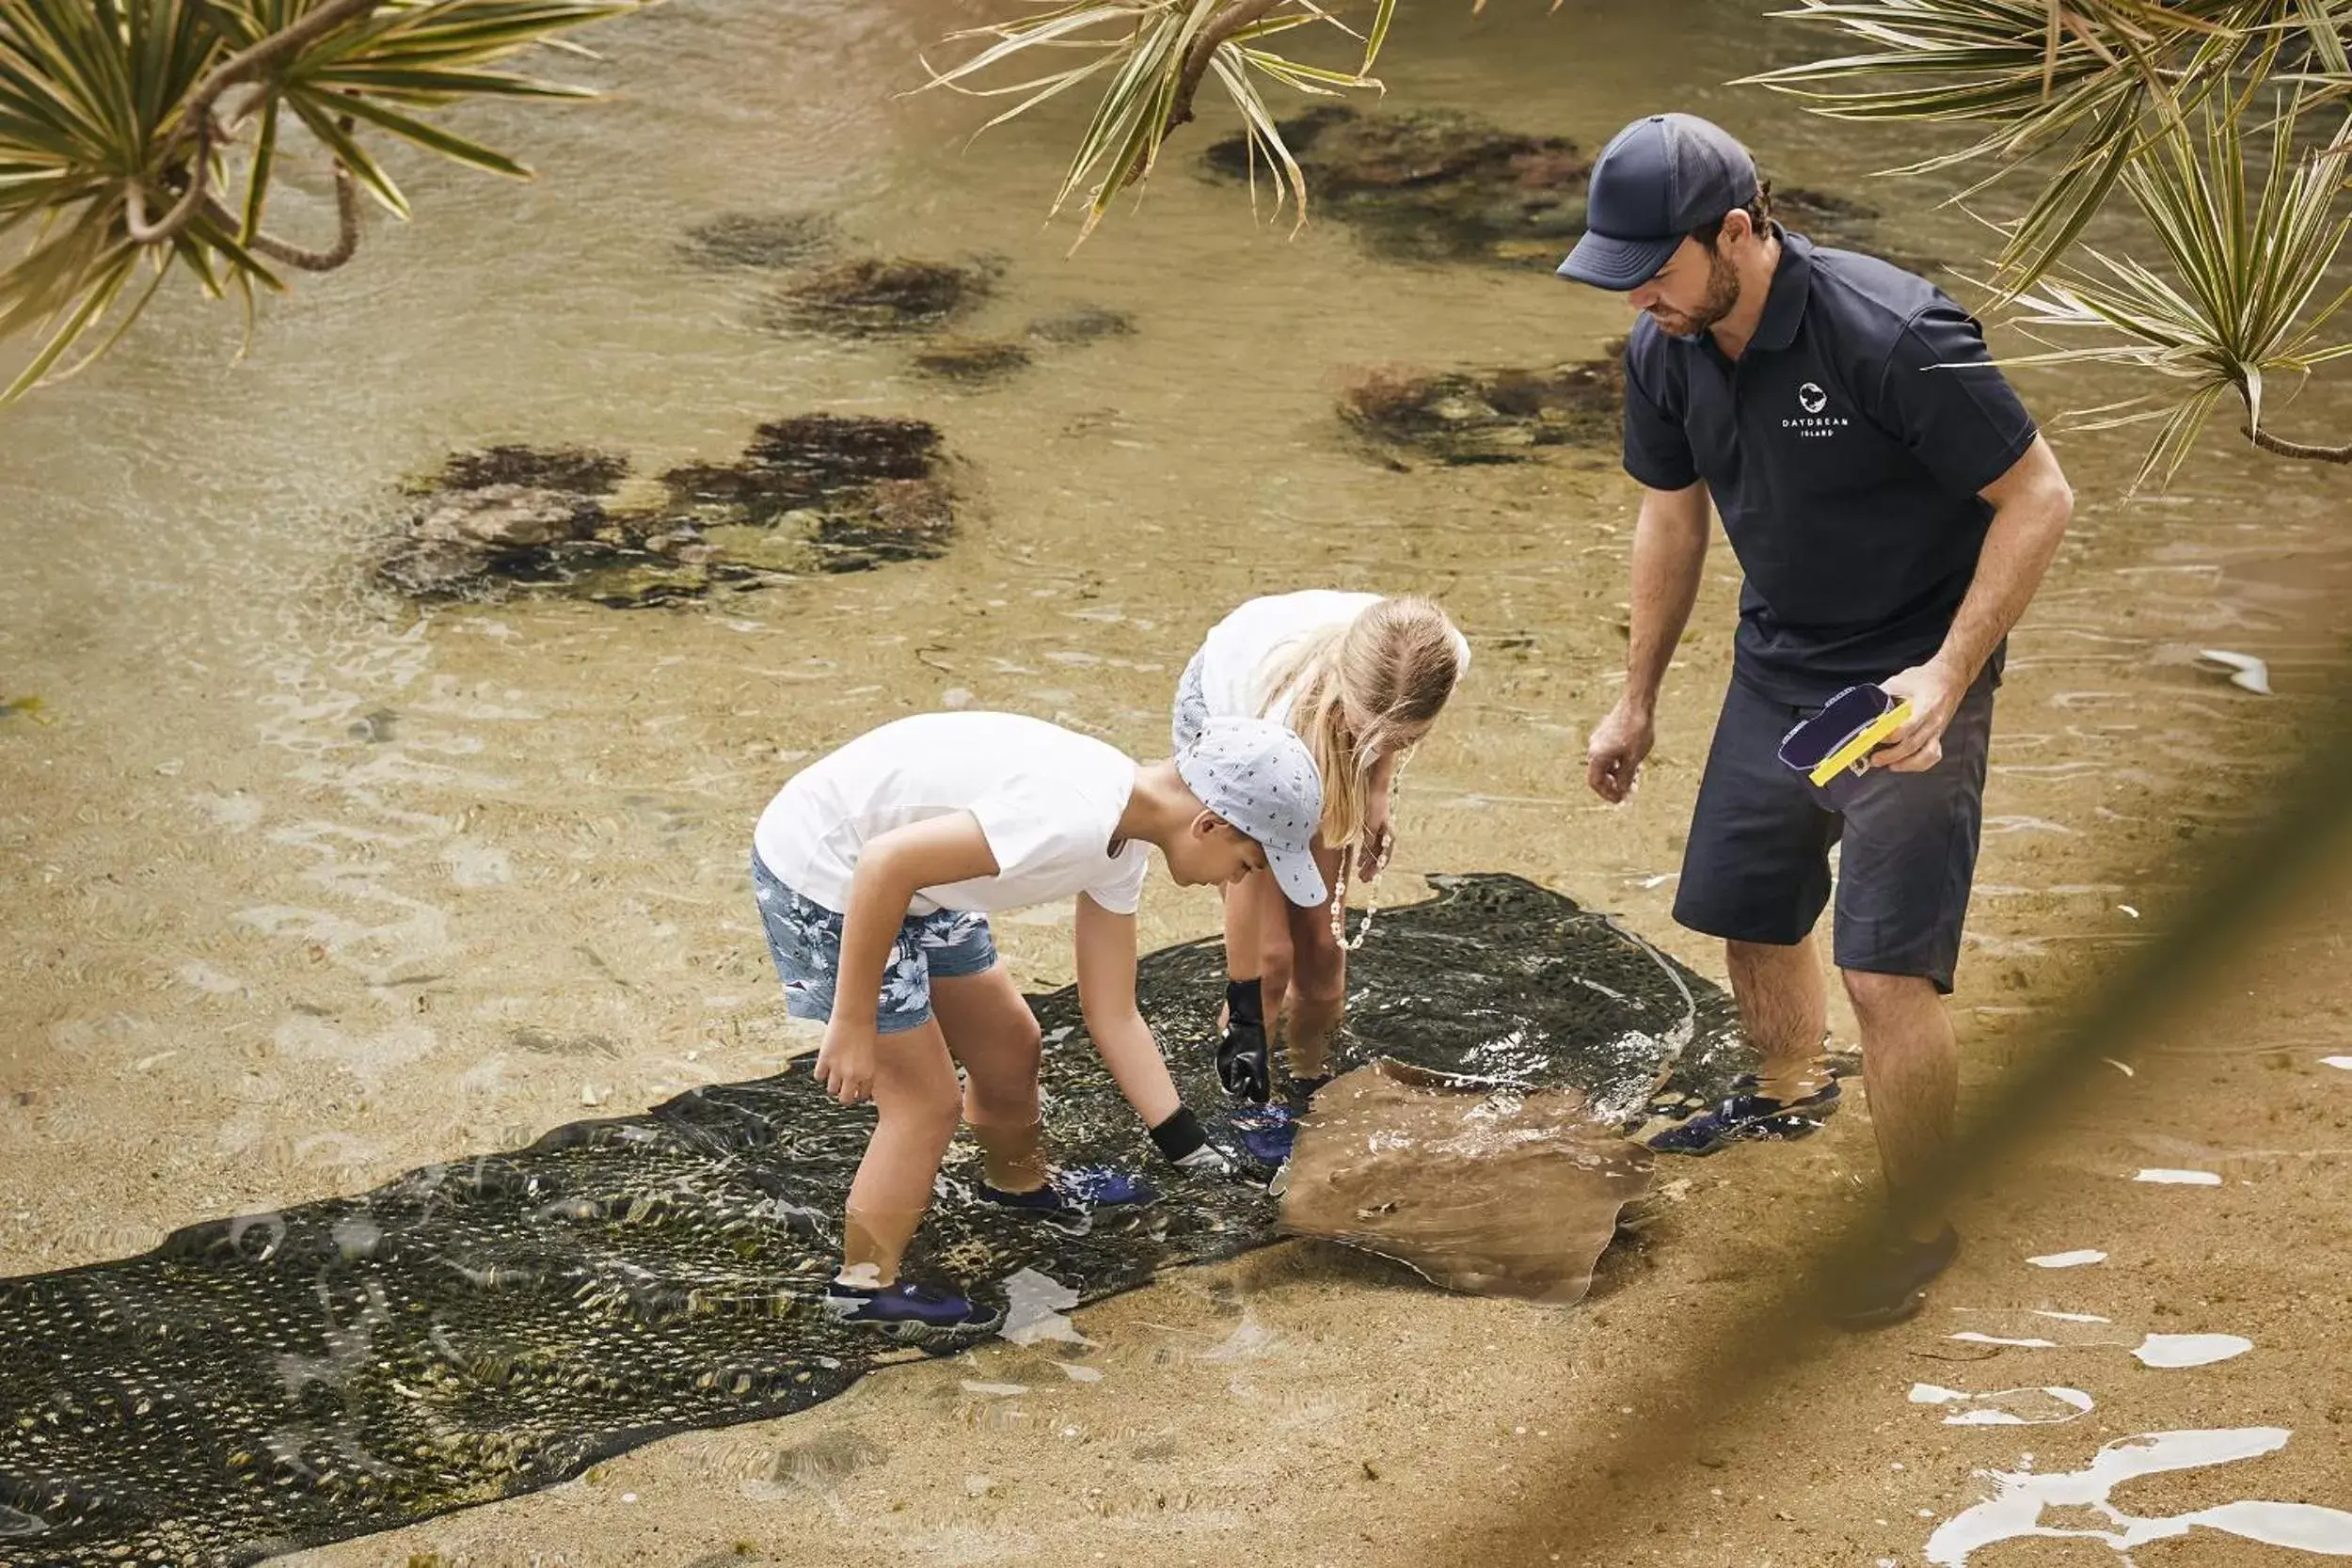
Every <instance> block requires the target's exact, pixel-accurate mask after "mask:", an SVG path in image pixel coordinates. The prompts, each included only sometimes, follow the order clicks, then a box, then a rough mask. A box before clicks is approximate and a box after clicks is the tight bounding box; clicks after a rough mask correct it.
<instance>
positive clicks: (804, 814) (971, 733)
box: [752, 713, 1151, 914]
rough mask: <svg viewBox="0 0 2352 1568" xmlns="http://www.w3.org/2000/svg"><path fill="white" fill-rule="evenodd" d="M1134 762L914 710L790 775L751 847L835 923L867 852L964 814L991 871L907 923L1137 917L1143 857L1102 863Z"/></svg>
mask: <svg viewBox="0 0 2352 1568" xmlns="http://www.w3.org/2000/svg"><path fill="white" fill-rule="evenodd" d="M1135 787H1136V765H1135V763H1134V762H1133V761H1132V760H1131V759H1129V758H1128V756H1127V755H1126V754H1125V753H1124V752H1120V750H1119V749H1118V748H1117V747H1115V746H1106V745H1104V743H1103V742H1102V741H1099V740H1096V739H1094V738H1092V737H1091V736H1083V735H1074V734H1073V733H1072V732H1070V731H1068V730H1065V729H1062V728H1061V727H1060V726H1058V725H1055V724H1049V723H1047V722H1045V721H1043V720H1042V719H1028V718H1024V717H1023V716H1021V715H1020V714H1016V713H922V714H916V715H915V716H914V718H911V719H901V720H898V721H897V722H895V723H890V724H884V725H883V726H882V728H880V729H878V730H872V731H869V732H868V733H866V734H865V735H862V736H858V738H856V739H855V740H852V741H850V743H849V744H848V745H847V746H844V747H842V748H841V749H840V750H839V751H837V752H833V753H832V754H831V755H829V756H825V757H821V758H819V759H818V761H816V762H813V763H811V764H809V765H808V767H806V768H803V769H802V770H801V771H800V772H799V773H796V774H794V775H793V777H792V780H791V782H790V783H788V784H786V785H785V786H784V788H783V789H781V790H779V791H778V792H777V794H776V798H775V799H774V800H771V801H769V802H768V809H767V810H766V811H763V812H761V813H760V814H759V826H758V827H757V828H755V830H753V833H752V846H753V847H754V848H755V849H756V850H757V851H758V854H759V858H760V860H761V862H762V863H764V864H766V866H767V867H768V869H769V870H771V871H772V872H774V873H775V874H776V876H777V878H778V879H781V880H782V881H783V882H784V883H785V885H786V886H787V887H789V888H791V889H792V890H793V891H794V892H796V893H798V894H800V895H801V896H803V898H807V899H809V900H811V901H813V902H815V903H818V904H821V905H823V906H824V907H825V908H826V909H829V910H832V911H834V912H835V913H836V914H846V913H847V912H849V908H850V879H851V877H853V876H854V875H855V874H856V870H857V858H858V851H859V850H860V849H861V848H862V847H864V846H865V844H866V840H868V839H870V838H873V837H875V836H876V835H878V834H881V833H886V832H890V831H891V830H892V829H894V828H902V827H904V826H906V825H907V824H908V823H910V822H920V821H923V820H925V819H926V818H928V817H933V816H950V815H952V814H954V813H956V812H960V811H968V812H970V813H971V814H972V815H973V816H975V817H977V818H978V820H979V824H980V832H982V833H984V834H986V835H987V837H988V847H989V848H990V850H991V851H992V852H993V853H994V855H995V857H996V865H997V873H996V875H995V876H993V877H977V878H974V879H971V880H969V881H962V882H952V883H949V884H947V885H946V886H943V887H927V888H925V889H923V890H922V893H921V894H920V895H918V896H917V897H916V898H915V900H914V903H913V904H912V905H910V906H909V910H908V912H909V913H911V914H930V912H932V911H935V910H943V909H946V910H1014V909H1020V908H1021V907H1023V906H1024V905H1028V904H1043V903H1049V902H1052V901H1054V900H1056V899H1061V898H1074V897H1076V896H1077V895H1079V894H1082V893H1083V894H1085V895H1088V896H1089V897H1090V898H1092V899H1093V900H1094V901H1095V902H1096V903H1098V904H1100V905H1102V906H1103V907H1104V909H1106V910H1108V911H1111V912H1112V913H1114V914H1133V913H1134V912H1135V911H1136V904H1137V903H1138V902H1139V901H1140V900H1141V898H1142V896H1143V877H1144V873H1145V871H1146V870H1148V869H1149V868H1150V865H1151V851H1150V849H1149V848H1148V847H1147V846H1145V845H1144V844H1143V842H1142V841H1140V840H1131V841H1129V842H1128V843H1127V844H1126V845H1124V846H1122V847H1120V851H1119V853H1118V854H1116V855H1114V854H1112V853H1111V852H1110V843H1111V839H1112V838H1113V837H1114V836H1115V835H1116V834H1117V833H1118V832H1119V818H1120V814H1121V813H1123V812H1125V811H1126V809H1127V799H1128V797H1129V796H1130V795H1132V794H1134V793H1135Z"/></svg>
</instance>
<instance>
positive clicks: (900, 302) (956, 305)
mask: <svg viewBox="0 0 2352 1568" xmlns="http://www.w3.org/2000/svg"><path fill="white" fill-rule="evenodd" d="M995 281H996V272H995V269H994V268H993V267H990V266H986V265H980V264H977V263H975V264H960V263H956V262H949V261H913V260H909V259H907V258H903V257H894V258H882V257H876V256H858V257H851V258H849V259H847V260H844V261H834V262H831V263H828V264H827V265H824V266H820V267H813V268H811V269H809V270H808V271H806V272H803V273H802V274H800V275H799V276H798V277H794V278H793V279H792V280H791V281H790V282H788V283H786V284H784V285H783V286H782V287H781V288H779V289H778V290H777V291H776V292H775V293H774V294H773V295H772V296H771V297H770V299H769V301H768V304H767V307H766V309H764V310H763V311H762V312H761V315H760V325H763V326H765V327H767V328H768V329H770V330H771V331H803V332H827V333H832V334H834V335H836V336H839V337H847V338H871V337H884V336H890V335H895V334H899V333H909V332H929V331H933V330H936V329H938V328H940V327H943V326H946V325H949V324H950V323H952V322H954V321H956V320H957V319H958V318H960V317H961V316H963V315H964V314H966V313H967V312H969V311H970V310H971V309H973V308H974V307H976V306H977V305H978V304H979V303H980V302H981V301H982V300H984V299H986V298H987V297H988V295H989V293H990V292H991V291H992V290H993V288H994V286H995Z"/></svg>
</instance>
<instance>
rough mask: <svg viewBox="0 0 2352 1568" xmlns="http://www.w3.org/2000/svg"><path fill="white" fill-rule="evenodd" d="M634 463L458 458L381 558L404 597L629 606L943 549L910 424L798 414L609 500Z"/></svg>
mask: <svg viewBox="0 0 2352 1568" xmlns="http://www.w3.org/2000/svg"><path fill="white" fill-rule="evenodd" d="M627 467H628V465H627V464H626V463H625V462H623V461H622V460H621V459H618V458H602V457H596V456H594V455H593V454H588V453H581V452H576V451H571V450H570V449H563V450H559V451H552V452H549V451H535V450H533V449H530V448H522V447H500V448H493V449H491V451H487V452H474V453H466V454H463V455H461V456H459V457H457V458H453V459H452V460H451V462H450V463H449V464H448V465H447V466H446V467H444V468H443V470H442V472H441V475H440V476H439V478H438V479H437V480H436V481H435V482H434V483H432V484H431V485H428V486H427V487H425V488H424V490H423V491H422V499H421V500H420V501H419V502H418V503H417V505H416V506H415V507H414V509H413V510H412V511H411V513H410V514H409V515H408V516H407V518H406V519H405V522H404V524H403V526H402V528H401V530H400V531H399V532H398V534H397V536H396V537H395V539H394V541H393V543H392V545H391V546H390V548H389V550H388V551H387V553H386V555H385V557H384V559H383V560H382V562H379V564H378V567H377V573H378V576H379V577H380V578H382V579H383V580H384V581H385V582H387V583H388V584H389V585H390V586H392V587H393V588H395V589H397V590H399V591H400V592H402V593H404V594H408V595H409V596H411V597H413V598H420V599H428V600H431V599H449V598H477V599H495V598H499V597H501V596H504V595H506V594H514V593H516V592H533V593H547V594H561V595H563V596H565V597H569V598H575V599H584V600H587V601H589V602H591V603H595V604H600V605H605V606H609V607H612V608H615V609H639V608H645V607H649V606H654V605H662V604H674V603H678V602H681V601H686V600H693V599H701V598H706V597H707V596H709V595H710V594H714V593H722V592H731V591H735V590H739V589H746V588H756V587H759V586H761V585H763V584H765V583H769V582H773V581H776V580H778V579H779V578H788V577H791V576H795V575H798V574H801V573H805V572H845V571H863V570H865V569H866V568H868V567H872V566H876V565H880V564H881V563H882V562H890V561H915V560H925V559H930V558H932V557H936V556H939V555H941V554H944V553H945V552H946V547H947V544H948V541H949V540H950V539H951V538H952V537H953V536H954V531H955V508H954V496H953V492H952V490H951V489H950V487H949V485H948V483H947V480H946V453H945V451H943V447H942V442H941V439H940V435H939V431H938V429H937V428H936V427H934V426H932V425H930V424H927V423H925V422H924V421H922V420H900V419H882V418H872V417H865V416H858V417H850V416H842V415H833V414H805V415H802V416H799V417H797V418H794V419H789V420H775V421H773V422H772V423H769V424H764V425H761V426H760V427H759V429H758V431H757V433H756V434H755V436H753V438H752V440H751V442H750V444H749V445H748V446H747V447H746V448H745V449H744V451H743V454H742V455H741V456H740V457H739V458H738V459H737V460H736V461H735V462H733V463H723V464H720V463H699V464H689V465H686V466H683V467H676V468H673V469H671V470H670V471H669V472H667V473H665V474H663V475H662V476H661V484H662V487H663V490H664V492H665V493H666V496H667V499H668V504H667V505H666V506H663V507H657V508H654V509H652V510H630V509H626V508H622V507H619V506H617V505H614V504H613V503H612V500H611V498H610V497H609V496H607V495H605V494H604V492H605V491H607V490H608V489H609V488H610V487H611V485H612V484H613V483H618V481H619V479H620V478H621V476H622V475H623V474H624V473H625V472H626V471H627Z"/></svg>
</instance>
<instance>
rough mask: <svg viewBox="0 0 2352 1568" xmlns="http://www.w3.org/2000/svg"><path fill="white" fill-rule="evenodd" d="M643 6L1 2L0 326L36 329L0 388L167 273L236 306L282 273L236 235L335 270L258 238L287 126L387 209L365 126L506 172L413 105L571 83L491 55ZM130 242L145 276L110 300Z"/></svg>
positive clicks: (0, 332) (514, 171)
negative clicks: (25, 354) (144, 282)
mask: <svg viewBox="0 0 2352 1568" xmlns="http://www.w3.org/2000/svg"><path fill="white" fill-rule="evenodd" d="M649 3H651V0H76V3H74V4H66V5H60V4H57V3H56V0H0V238H5V237H7V236H10V235H17V236H20V237H19V238H18V239H17V240H16V242H15V244H16V249H15V251H14V253H13V254H12V255H10V256H9V257H8V259H7V261H6V263H5V266H0V339H4V338H8V337H11V336H15V335H18V334H24V333H39V334H41V335H42V340H43V341H42V343H41V346H40V349H39V350H38V351H37V352H36V354H35V356H34V358H33V362H32V364H31V365H30V366H29V367H28V368H27V370H26V372H24V375H22V376H20V377H19V378H18V380H17V382H16V384H15V385H14V386H13V387H11V388H9V389H8V391H7V392H5V393H0V403H5V402H7V401H8V400H9V399H11V398H13V397H16V396H18V395H21V394H22V393H23V392H24V390H25V389H27V388H30V387H32V386H34V385H37V384H39V383H40V381H42V380H43V379H54V378H55V376H56V375H57V374H60V373H69V372H59V371H58V370H57V367H58V366H59V365H60V364H61V363H63V362H64V360H65V358H66V356H67V355H68V354H69V353H70V352H72V350H73V348H74V346H75V344H76V343H77V342H78V341H81V340H82V339H83V338H84V337H85V336H86V335H87V334H91V333H98V334H100V335H99V336H98V337H97V338H95V339H93V340H92V341H94V342H95V343H96V344H97V346H96V347H95V348H93V349H91V350H90V351H89V354H88V355H87V356H86V357H85V358H84V359H83V360H82V361H81V363H84V364H87V362H88V360H89V359H90V358H94V357H96V356H98V355H100V354H103V352H104V351H105V349H106V348H107V347H108V346H110V345H111V344H112V343H113V342H115V341H117V340H119V337H120V336H121V333H122V330H123V329H124V328H126V327H127V326H128V325H130V323H131V322H133V321H135V320H136V319H137V316H138V313H139V312H140V310H142V309H144V308H145V306H146V302H147V301H148V300H150V299H151V298H152V297H153V296H154V293H155V290H156V289H157V287H159V286H160V283H161V281H162V278H163V277H165V276H167V275H169V274H170V273H173V272H178V273H182V274H184V275H186V276H189V277H194V278H195V279H196V280H197V282H198V284H199V286H200V287H202V288H203V289H204V290H205V291H206V292H207V293H213V294H215V295H217V294H221V293H228V292H230V291H232V290H233V291H234V292H236V293H239V294H240V296H241V297H243V298H245V299H246V301H247V302H248V304H249V302H250V299H251V297H252V293H253V289H254V286H255V285H256V284H259V285H261V286H262V287H264V288H271V289H275V288H278V287H281V286H282V285H281V283H280V281H279V279H278V277H276V276H275V275H274V274H273V273H272V272H271V271H270V270H269V268H268V267H267V265H265V264H264V263H263V262H262V261H261V260H260V259H259V255H258V253H257V247H259V249H260V250H262V251H266V252H267V253H268V254H270V255H272V256H276V257H280V258H285V259H290V260H294V261H297V262H298V264H301V265H304V266H307V267H309V268H310V270H318V269H319V268H321V267H324V266H332V265H337V264H340V263H341V261H342V260H344V259H345V258H346V257H347V256H348V254H349V245H348V243H347V242H346V243H345V244H344V245H342V246H339V247H337V248H336V249H335V250H333V251H329V252H305V251H303V250H302V249H301V248H300V247H298V246H292V245H287V244H285V243H284V242H282V241H275V240H271V239H270V238H269V237H268V236H267V235H266V234H264V233H263V231H262V225H263V221H264V218H265V216H266V214H267V211H268V202H269V196H270V193H271V191H272V189H273V188H274V187H275V185H276V183H277V182H278V180H279V179H281V178H282V177H283V172H284V169H285V165H286V154H287V151H288V148H287V144H286V139H285V132H286V130H287V128H288V127H289V126H294V125H298V126H300V127H301V128H302V130H303V131H304V132H307V133H308V140H309V142H310V149H311V150H312V152H313V153H314V155H316V154H323V155H324V160H325V162H326V164H327V165H328V166H330V167H336V168H341V169H342V170H347V171H348V172H349V174H350V175H351V177H352V178H353V179H355V180H357V181H358V182H359V183H360V185H362V186H363V187H365V188H366V189H367V190H368V191H369V192H370V193H371V194H373V196H374V197H375V198H376V199H377V201H378V202H379V203H381V204H382V205H384V206H385V207H386V208H388V209H389V210H390V211H391V212H392V213H394V214H396V215H400V216H405V215H406V214H407V206H406V202H405V198H403V197H402V195H401V193H400V190H399V188H398V187H397V186H396V185H395V184H394V183H393V182H392V181H391V179H390V177H389V175H388V174H387V173H386V172H385V170H384V167H383V165H382V163H381V161H380V159H379V158H378V157H377V156H376V154H375V153H374V152H373V150H371V145H370V144H371V142H372V141H374V140H378V139H380V138H384V137H390V138H392V139H395V140H398V141H402V142H405V143H407V144H409V145H411V146H415V147H421V148H423V149H425V150H429V151H433V152H435V153H437V154H439V155H441V156H443V157H447V158H451V159H454V160H456V161H458V162H461V163H465V164H468V165H470V166H474V167H477V168H483V169H487V170H491V171H493V172H496V173H500V174H505V175H510V176H527V175H528V173H529V170H527V169H526V168H525V167H524V166H522V165H521V164H520V163H519V162H518V161H517V160H516V159H514V158H513V157H511V156H509V155H508V154H506V153H504V152H501V151H499V150H495V149H492V148H489V147H485V146H484V145H482V144H481V143H479V142H476V141H474V140H472V139H470V138H469V137H465V136H460V135H455V134H454V133H453V132H451V131H449V130H448V129H447V128H446V127H444V126H442V125H440V124H437V123H436V121H435V119H433V118H432V117H433V112H434V111H437V110H439V109H442V108H445V107H447V106H448V105H451V104H453V103H461V102H467V101H471V100H477V99H483V98H525V99H559V98H578V97H583V96H587V94H586V93H585V91H584V89H581V88H580V87H572V86H568V85H565V84H563V83H557V82H550V81H546V80H542V79H540V78H538V77H535V76H532V75H528V74H524V73H521V72H518V71H513V70H509V69H501V68H503V67H505V66H507V65H509V64H510V63H511V62H512V61H514V60H515V59H516V57H517V56H520V55H525V54H527V53H529V52H531V51H532V50H534V49H536V48H538V47H539V46H541V45H543V44H546V43H548V42H550V41H552V40H554V39H555V37H556V35H558V34H560V33H563V32H564V31H567V30H569V29H571V28H574V27H578V26H580V25H582V24H586V23H590V22H595V21H598V20H601V19H603V18H606V17H611V16H614V15H618V14H620V13H622V12H625V11H628V10H631V9H634V8H637V7H638V6H639V5H641V4H649ZM224 106H227V112H226V114H225V115H224V112H223V110H224ZM241 142H242V143H243V144H244V145H243V150H242V156H241V157H238V158H236V159H232V158H231V157H230V153H231V151H232V150H237V149H238V146H239V144H240V143H241ZM232 166H239V167H241V168H242V171H243V179H244V182H245V188H244V189H243V190H242V191H241V192H240V191H237V190H235V189H233V188H232V183H231V170H232ZM27 233H29V236H30V237H29V238H24V237H22V236H24V235H25V234H27ZM142 257H144V258H145V259H146V260H147V261H150V262H151V265H152V266H153V268H154V271H155V275H156V276H155V277H154V278H153V279H152V280H151V282H150V283H149V284H148V286H147V287H146V288H145V289H143V290H142V291H140V292H139V293H137V294H136V295H128V294H127V293H126V291H127V290H128V289H129V286H130V281H131V278H132V277H133V276H134V274H135V269H136V267H137V265H138V263H139V261H141V259H142ZM126 299H127V301H128V308H127V310H125V311H124V312H123V313H122V314H120V315H119V316H115V315H114V314H113V312H115V311H116V310H117V309H118V308H119V307H121V306H123V305H124V303H125V301H126ZM110 321H111V322H112V327H111V329H110V330H102V329H104V328H106V327H107V325H108V323H109V322H110ZM77 368H78V367H77Z"/></svg>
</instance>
